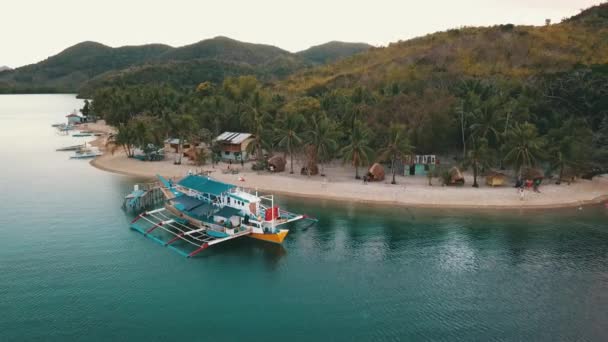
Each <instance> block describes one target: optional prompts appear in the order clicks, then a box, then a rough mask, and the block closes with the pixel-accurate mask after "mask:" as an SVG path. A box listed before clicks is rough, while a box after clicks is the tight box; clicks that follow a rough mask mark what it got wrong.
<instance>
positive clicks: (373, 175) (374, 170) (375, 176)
mask: <svg viewBox="0 0 608 342" xmlns="http://www.w3.org/2000/svg"><path fill="white" fill-rule="evenodd" d="M367 176H368V177H369V180H370V181H376V182H381V181H383V180H384V167H382V165H380V164H378V163H374V165H372V167H370V168H369V170H368V171H367Z"/></svg>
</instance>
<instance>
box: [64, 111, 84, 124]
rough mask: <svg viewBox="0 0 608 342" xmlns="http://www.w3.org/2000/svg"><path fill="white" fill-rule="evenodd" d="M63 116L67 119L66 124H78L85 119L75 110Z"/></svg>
mask: <svg viewBox="0 0 608 342" xmlns="http://www.w3.org/2000/svg"><path fill="white" fill-rule="evenodd" d="M65 117H66V118H67V119H68V124H70V125H79V124H81V123H83V122H84V121H85V120H84V117H82V116H80V115H78V114H76V112H74V113H71V114H68V115H66V116H65Z"/></svg>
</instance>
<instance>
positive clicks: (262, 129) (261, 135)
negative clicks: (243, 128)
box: [243, 107, 270, 163]
mask: <svg viewBox="0 0 608 342" xmlns="http://www.w3.org/2000/svg"><path fill="white" fill-rule="evenodd" d="M249 109H250V110H249V111H248V112H247V114H248V115H246V116H245V117H244V118H243V120H244V121H245V122H246V125H247V126H248V127H249V128H250V129H251V132H252V133H253V142H251V143H250V144H249V145H247V155H251V154H255V156H256V159H257V161H258V163H263V162H264V160H263V159H264V155H263V153H264V148H268V147H269V146H270V144H269V143H268V129H267V128H266V125H268V122H269V121H270V120H269V117H268V115H266V114H265V113H264V112H262V111H260V110H258V109H257V108H255V107H250V108H249Z"/></svg>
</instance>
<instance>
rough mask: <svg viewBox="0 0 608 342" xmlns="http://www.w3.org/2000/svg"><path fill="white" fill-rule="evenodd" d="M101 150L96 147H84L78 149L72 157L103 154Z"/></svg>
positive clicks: (92, 156)
mask: <svg viewBox="0 0 608 342" xmlns="http://www.w3.org/2000/svg"><path fill="white" fill-rule="evenodd" d="M102 154H103V153H101V151H99V149H97V148H95V147H82V148H80V149H78V150H77V151H76V152H75V153H74V155H73V156H71V157H70V159H90V158H95V157H98V156H100V155H102Z"/></svg>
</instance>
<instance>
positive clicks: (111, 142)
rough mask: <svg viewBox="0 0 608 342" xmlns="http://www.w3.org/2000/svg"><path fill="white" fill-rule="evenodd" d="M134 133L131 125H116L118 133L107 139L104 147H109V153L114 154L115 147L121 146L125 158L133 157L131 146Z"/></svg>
mask: <svg viewBox="0 0 608 342" xmlns="http://www.w3.org/2000/svg"><path fill="white" fill-rule="evenodd" d="M135 140H136V139H135V133H134V130H133V128H132V126H131V125H125V124H123V123H121V124H119V125H118V132H117V133H116V134H112V135H110V136H109V137H108V140H107V141H106V146H108V147H109V146H111V147H112V148H111V151H112V153H114V151H115V150H116V147H117V146H122V148H123V149H124V151H125V153H126V154H127V157H129V158H130V157H133V153H134V151H133V144H134V143H135Z"/></svg>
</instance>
